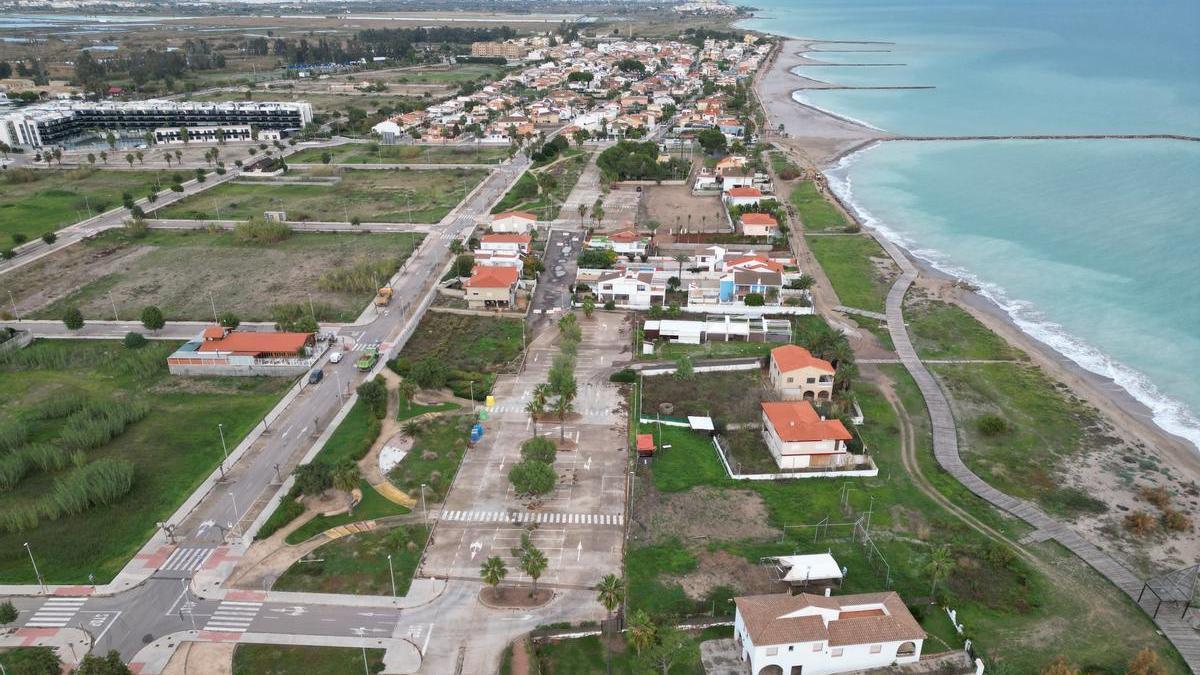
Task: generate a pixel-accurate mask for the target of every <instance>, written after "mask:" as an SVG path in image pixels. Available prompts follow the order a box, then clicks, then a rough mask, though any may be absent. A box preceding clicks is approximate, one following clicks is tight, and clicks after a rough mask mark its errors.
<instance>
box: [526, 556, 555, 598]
mask: <svg viewBox="0 0 1200 675" xmlns="http://www.w3.org/2000/svg"><path fill="white" fill-rule="evenodd" d="M549 564H550V561H549V560H547V559H546V554H545V553H542V551H541V549H539V548H537V547H536V546H534V545H533V544H530V545H529V546H527V547H525V554H524V555H522V556H521V571H522V572H524V573H525V574H528V575H529V579H530V581H532V582H533V595H535V596H536V595H537V582H538V579H539V578H540V577H541V576H542V573H543V572H545V571H546V567H547V566H548V565H549Z"/></svg>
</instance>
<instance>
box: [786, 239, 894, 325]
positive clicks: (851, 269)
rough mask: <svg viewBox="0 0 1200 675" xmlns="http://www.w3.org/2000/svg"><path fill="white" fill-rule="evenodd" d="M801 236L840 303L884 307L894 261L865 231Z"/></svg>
mask: <svg viewBox="0 0 1200 675" xmlns="http://www.w3.org/2000/svg"><path fill="white" fill-rule="evenodd" d="M804 239H805V241H806V242H807V243H808V248H809V249H810V250H811V251H812V254H813V256H814V257H816V259H817V263H819V264H820V265H821V269H823V270H825V276H827V277H829V283H831V284H833V290H834V292H836V293H837V296H838V300H840V301H841V303H842V304H843V305H846V306H847V307H856V308H858V309H865V310H868V311H872V312H882V311H883V309H884V307H883V305H884V301H885V300H886V299H887V292H888V289H889V288H890V287H891V284H892V281H894V280H895V278H896V275H897V272H896V264H895V263H894V262H892V260H891V258H888V257H887V253H886V252H885V251H884V250H883V248H881V247H880V246H879V244H878V243H877V242H876V241H875V240H874V239H872V238H871V237H868V236H866V235H845V236H841V235H836V236H810V237H805V238H804Z"/></svg>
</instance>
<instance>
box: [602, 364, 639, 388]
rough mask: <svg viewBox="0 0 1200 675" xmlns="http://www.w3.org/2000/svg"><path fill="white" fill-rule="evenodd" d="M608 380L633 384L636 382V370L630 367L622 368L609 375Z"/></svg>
mask: <svg viewBox="0 0 1200 675" xmlns="http://www.w3.org/2000/svg"><path fill="white" fill-rule="evenodd" d="M608 381H609V382H616V383H618V384H633V383H634V382H637V372H635V371H634V370H632V369H630V368H622V369H621V370H618V371H617V372H615V373H613V374H612V375H609V376H608Z"/></svg>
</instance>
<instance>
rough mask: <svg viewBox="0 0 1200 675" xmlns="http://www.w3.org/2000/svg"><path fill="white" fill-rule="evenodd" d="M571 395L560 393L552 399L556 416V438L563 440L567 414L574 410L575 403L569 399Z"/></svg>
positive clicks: (564, 438)
mask: <svg viewBox="0 0 1200 675" xmlns="http://www.w3.org/2000/svg"><path fill="white" fill-rule="evenodd" d="M571 398H573V397H567V396H564V395H560V396H559V397H558V398H556V399H554V416H555V417H557V418H558V440H560V441H565V440H566V433H567V427H566V422H567V415H570V414H571V413H573V412H575V404H574V403H573V402H572V401H571Z"/></svg>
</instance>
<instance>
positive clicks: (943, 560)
mask: <svg viewBox="0 0 1200 675" xmlns="http://www.w3.org/2000/svg"><path fill="white" fill-rule="evenodd" d="M953 568H954V559H953V558H952V557H951V556H950V547H949V546H942V547H940V548H935V549H934V550H933V553H931V554H930V555H929V562H927V563H925V573H926V574H928V575H929V578H930V584H929V594H930V595H933V592H934V591H935V590H936V589H937V584H938V582H939V581H941V580H942V579H945V578H946V577H947V576H949V575H950V571H951V570H952V569H953Z"/></svg>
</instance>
